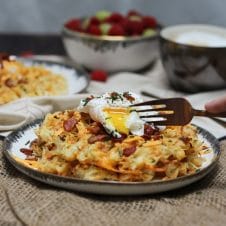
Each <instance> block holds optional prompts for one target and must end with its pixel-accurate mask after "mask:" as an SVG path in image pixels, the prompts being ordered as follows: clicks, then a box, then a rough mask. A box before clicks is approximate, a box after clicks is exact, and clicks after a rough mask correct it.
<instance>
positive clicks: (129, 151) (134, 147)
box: [123, 145, 137, 157]
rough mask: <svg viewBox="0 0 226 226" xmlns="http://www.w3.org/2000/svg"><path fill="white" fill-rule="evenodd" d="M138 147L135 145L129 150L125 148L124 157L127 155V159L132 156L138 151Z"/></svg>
mask: <svg viewBox="0 0 226 226" xmlns="http://www.w3.org/2000/svg"><path fill="white" fill-rule="evenodd" d="M136 149H137V147H136V146H135V145H134V146H132V147H129V148H125V149H123V155H125V156H126V157H128V156H130V155H132V154H133V153H134V152H135V151H136Z"/></svg>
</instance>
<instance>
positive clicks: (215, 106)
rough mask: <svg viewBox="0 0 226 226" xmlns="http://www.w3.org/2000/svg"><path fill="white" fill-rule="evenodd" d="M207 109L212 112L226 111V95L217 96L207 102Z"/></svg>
mask: <svg viewBox="0 0 226 226" xmlns="http://www.w3.org/2000/svg"><path fill="white" fill-rule="evenodd" d="M205 109H206V110H207V111H208V112H212V113H220V112H224V111H225V112H226V96H222V97H220V98H217V99H215V100H212V101H210V102H208V103H206V104H205Z"/></svg>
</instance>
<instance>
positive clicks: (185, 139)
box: [180, 137, 191, 144]
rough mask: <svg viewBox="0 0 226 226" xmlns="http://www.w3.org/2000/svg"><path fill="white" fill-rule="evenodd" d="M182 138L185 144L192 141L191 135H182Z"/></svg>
mask: <svg viewBox="0 0 226 226" xmlns="http://www.w3.org/2000/svg"><path fill="white" fill-rule="evenodd" d="M180 140H182V141H183V142H184V143H185V144H189V143H190V141H191V138H190V137H180Z"/></svg>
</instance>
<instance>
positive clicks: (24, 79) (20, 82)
mask: <svg viewBox="0 0 226 226" xmlns="http://www.w3.org/2000/svg"><path fill="white" fill-rule="evenodd" d="M27 82H28V81H27V79H26V78H21V79H20V80H19V81H18V83H19V84H26V83H27Z"/></svg>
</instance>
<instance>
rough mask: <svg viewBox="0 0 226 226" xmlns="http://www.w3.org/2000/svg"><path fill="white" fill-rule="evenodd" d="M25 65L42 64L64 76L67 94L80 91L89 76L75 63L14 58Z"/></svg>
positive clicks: (87, 83) (85, 85)
mask: <svg viewBox="0 0 226 226" xmlns="http://www.w3.org/2000/svg"><path fill="white" fill-rule="evenodd" d="M16 59H17V60H18V61H21V62H23V63H24V64H25V65H27V66H42V67H44V68H46V69H48V70H50V71H52V72H53V73H55V74H59V75H61V76H62V77H64V78H65V79H66V81H67V84H68V92H67V94H74V93H81V92H83V91H84V90H85V89H86V88H87V87H88V85H89V82H90V78H89V76H88V74H87V73H86V71H85V70H84V69H83V68H82V67H80V66H79V65H76V64H73V65H71V64H69V63H57V62H53V61H48V60H39V59H35V58H34V59H32V58H21V57H18V58H16Z"/></svg>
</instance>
